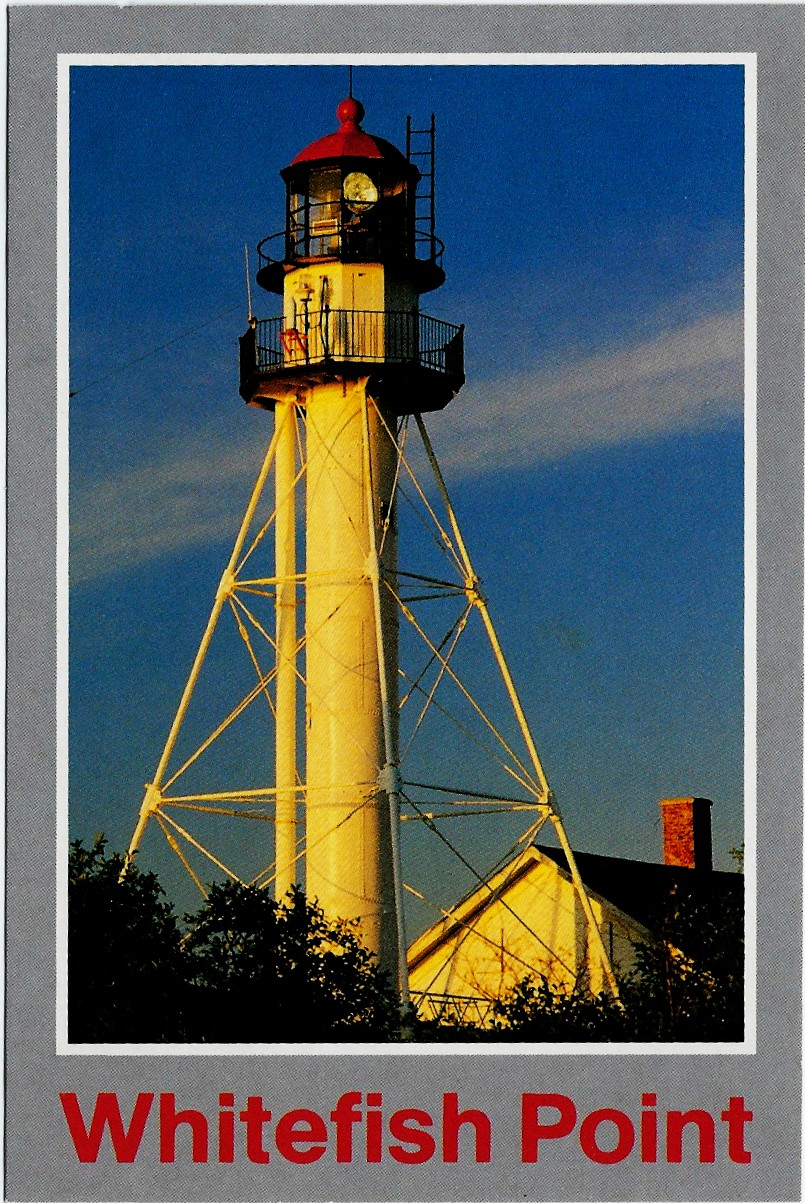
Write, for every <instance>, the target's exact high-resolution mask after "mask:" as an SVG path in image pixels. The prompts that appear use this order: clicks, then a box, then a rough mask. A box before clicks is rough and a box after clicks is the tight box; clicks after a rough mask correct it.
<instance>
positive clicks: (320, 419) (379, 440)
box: [305, 377, 398, 973]
mask: <svg viewBox="0 0 805 1203" xmlns="http://www.w3.org/2000/svg"><path fill="white" fill-rule="evenodd" d="M366 385H367V379H366V378H353V379H350V378H348V377H342V378H341V379H337V380H330V381H328V382H322V383H318V384H316V385H315V386H314V387H310V388H308V389H307V395H306V409H307V420H306V427H307V515H306V547H307V564H306V577H307V607H306V618H305V622H306V671H305V675H306V679H307V715H306V726H307V733H306V736H307V737H306V743H307V806H306V837H307V838H306V866H307V880H306V888H307V894H308V897H309V898H311V899H317V900H318V902H319V904H320V905H321V906H322V908H323V909H324V911H325V913H326V914H327V915H328V916H330V917H335V916H339V917H342V918H346V919H357V920H359V921H360V928H361V937H362V939H363V941H364V943H365V944H366V946H367V947H368V948H370V949H373V950H375V951H376V952H377V953H378V958H379V962H380V965H381V967H382V968H384V969H387V970H389V971H390V972H392V973H394V972H395V971H396V968H397V932H396V917H395V900H394V879H393V866H392V848H391V829H390V814H389V798H388V794H387V793H386V792H385V791H384V790H383V789H381V788H380V786H379V784H378V778H379V776H380V774H381V773H382V770H383V768H384V766H385V764H386V761H387V756H386V750H387V741H386V738H385V732H384V725H383V707H382V697H381V680H380V673H381V671H384V672H385V677H386V682H387V687H388V693H389V697H388V702H389V705H388V706H387V713H388V712H390V713H391V716H392V717H391V719H390V721H391V723H392V725H393V728H394V729H393V730H392V731H391V733H390V734H391V739H390V741H389V746H390V748H391V750H392V759H393V760H396V758H397V729H396V727H397V717H396V716H397V710H398V701H397V697H398V688H397V617H396V606H395V603H394V599H393V598H392V597H391V595H390V594H389V592H388V590H387V589H386V588H385V587H384V585H383V580H384V578H385V579H388V580H389V581H390V583H391V584H392V585H393V586H394V587H395V588H396V575H395V574H396V534H395V529H394V515H393V512H392V491H393V484H394V474H395V466H396V452H395V449H394V445H393V442H392V440H391V438H390V437H389V433H388V429H393V426H391V425H390V424H391V423H392V422H393V418H392V417H391V415H382V416H381V411H379V410H378V408H377V407H376V404H375V402H374V401H373V400H372V399H371V398H368V397H367V391H366ZM384 423H385V424H384ZM386 424H389V425H388V429H387V425H386ZM367 431H368V456H367V454H366V437H367V434H366V432H367ZM371 523H374V524H375V532H374V538H373V537H372V531H371V527H370V524H371ZM373 546H376V547H377V549H378V551H379V553H380V555H379V561H380V565H379V572H380V581H381V585H380V599H381V600H380V623H381V628H382V629H381V631H380V632H379V633H378V629H377V605H376V599H375V588H374V584H373V578H372V573H373V572H374V571H375V561H374V558H373V555H372V548H373ZM379 646H380V647H382V657H381V656H380V655H379V652H378V649H379Z"/></svg>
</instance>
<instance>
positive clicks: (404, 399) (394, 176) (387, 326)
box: [240, 96, 464, 413]
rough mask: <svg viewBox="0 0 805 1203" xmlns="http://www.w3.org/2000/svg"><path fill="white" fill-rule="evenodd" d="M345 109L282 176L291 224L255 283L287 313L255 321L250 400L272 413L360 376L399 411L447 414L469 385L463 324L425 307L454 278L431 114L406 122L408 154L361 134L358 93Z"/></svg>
mask: <svg viewBox="0 0 805 1203" xmlns="http://www.w3.org/2000/svg"><path fill="white" fill-rule="evenodd" d="M336 114H337V117H338V121H339V128H338V129H337V130H336V131H335V132H334V133H331V134H326V135H325V136H324V137H323V138H318V139H317V140H316V141H315V142H312V143H311V144H310V145H309V146H307V147H305V149H304V150H302V151H300V152H299V154H298V155H297V156H296V158H295V159H294V160H293V162H292V163H291V164H289V166H287V167H285V168H284V169H283V170H282V171H281V172H280V175H281V176H282V179H283V180H284V182H285V226H284V228H283V229H282V230H279V231H278V232H277V233H276V234H272V235H270V236H269V237H267V238H264V239H263V240H262V242H260V243H259V244H258V248H257V250H258V255H259V264H258V270H257V283H258V284H260V285H261V286H262V287H263V288H265V289H266V290H267V291H268V292H272V293H275V294H278V295H279V296H281V297H282V315H281V316H280V317H274V318H264V319H260V320H258V319H256V318H254V317H253V316H252V315H251V314H250V325H249V329H248V330H247V332H246V333H245V334H244V335H243V337H242V338H241V340H240V349H241V373H240V393H241V396H242V397H243V398H244V399H245V400H246V401H247V402H249V404H252V405H259V406H264V407H265V408H268V409H271V408H273V406H274V404H275V402H276V400H277V399H278V398H279V397H280V396H281V394H282V390H283V388H285V387H292V388H294V389H296V390H297V391H298V388H299V385H300V381H301V380H312V379H314V377H315V379H317V380H322V379H325V378H326V377H328V376H329V375H331V374H333V373H338V374H341V375H344V374H347V375H348V374H350V373H354V374H356V375H358V376H364V375H366V376H368V377H370V378H371V388H372V390H374V391H373V395H374V396H380V395H381V394H382V396H383V398H384V400H385V402H386V403H387V404H388V405H389V406H390V408H391V409H392V410H393V411H395V412H397V413H410V412H413V410H414V409H416V411H417V412H426V411H428V410H432V409H441V408H442V407H443V406H445V405H446V404H447V403H448V402H449V401H450V399H451V398H452V397H454V396H455V394H456V393H457V392H458V390H459V389H460V388H461V385H462V384H463V382H464V351H463V340H464V328H463V326H454V325H452V324H451V323H449V322H445V321H441V320H440V319H437V318H433V317H429V316H427V315H426V314H424V313H422V312H421V311H420V308H419V298H420V296H421V294H422V293H425V292H430V291H432V290H433V289H435V288H438V287H439V285H441V284H442V283H444V278H445V276H444V271H443V269H442V264H441V260H442V252H443V249H444V248H443V246H442V243H441V242H440V241H439V239H438V238H437V237H436V235H435V232H434V226H435V212H434V198H435V191H434V157H435V155H434V146H435V127H434V119H433V117H431V121H430V125H429V126H428V127H427V128H426V129H413V128H412V125H411V120H410V118H409V120H408V125H407V130H406V153H405V154H403V153H402V151H400V150H398V149H397V147H395V146H393V145H392V143H391V142H387V141H386V140H385V139H384V138H380V137H377V136H376V135H374V134H369V133H367V132H366V131H365V130H364V129H363V128H362V127H361V121H362V120H363V116H364V108H363V105H362V104H361V103H360V101H358V100H356V99H354V98H353V97H352V96H349V97H347V98H346V99H345V100H342V101H341V103H340V104H339V105H338V108H337V110H336Z"/></svg>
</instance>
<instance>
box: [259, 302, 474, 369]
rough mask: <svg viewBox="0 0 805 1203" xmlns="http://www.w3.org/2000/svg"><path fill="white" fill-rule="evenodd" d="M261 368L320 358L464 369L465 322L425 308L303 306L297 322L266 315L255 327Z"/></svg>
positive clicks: (324, 360)
mask: <svg viewBox="0 0 805 1203" xmlns="http://www.w3.org/2000/svg"><path fill="white" fill-rule="evenodd" d="M255 358H256V363H255V366H256V368H257V371H258V372H279V371H284V370H285V369H286V368H294V367H303V366H305V365H307V364H317V363H328V362H337V363H374V364H410V365H417V366H419V367H424V368H429V369H430V370H431V371H434V372H438V373H440V374H442V375H445V376H452V377H461V378H462V379H463V374H464V327H463V326H453V325H451V323H450V322H443V321H440V320H439V319H438V318H435V317H428V316H426V315H425V314H424V313H398V312H376V311H374V310H368V309H327V308H325V309H321V310H315V311H303V312H302V313H301V314H300V315H299V317H298V318H297V320H296V322H295V324H294V325H290V324H288V323H286V321H285V319H284V318H281V317H274V318H267V319H265V320H263V321H259V322H257V323H256V327H255Z"/></svg>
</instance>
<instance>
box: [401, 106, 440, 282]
mask: <svg viewBox="0 0 805 1203" xmlns="http://www.w3.org/2000/svg"><path fill="white" fill-rule="evenodd" d="M405 157H406V158H407V159H408V162H409V163H411V164H413V166H414V167H416V168H417V170H418V171H419V174H420V176H421V177H422V180H421V184H422V186H423V190H422V191H420V189H419V188H417V194H416V207H415V211H414V225H415V236H416V241H417V242H418V243H419V242H426V243H427V244H428V256H427V257H428V258H429V259H435V258H436V116H435V114H434V113H431V115H430V124H429V125H428V126H427V128H426V129H414V127H413V124H412V118H411V117H408V118H407V119H406V124H405Z"/></svg>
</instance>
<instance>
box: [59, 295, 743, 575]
mask: <svg viewBox="0 0 805 1203" xmlns="http://www.w3.org/2000/svg"><path fill="white" fill-rule="evenodd" d="M742 394H743V328H742V319H741V315H740V313H727V314H719V315H716V316H710V317H706V318H701V319H699V320H696V321H694V322H691V323H689V324H687V325H683V326H680V327H678V328H677V329H676V330H673V331H671V332H665V333H663V334H662V335H657V336H654V337H651V338H646V339H643V341H641V342H639V343H635V344H631V345H621V346H619V347H617V348H614V349H612V350H610V351H608V352H607V353H599V354H596V355H593V356H588V357H586V358H579V359H577V360H576V361H575V362H571V363H568V364H567V365H566V366H564V367H563V368H561V369H552V370H541V371H540V370H537V371H535V372H532V373H528V374H525V373H521V374H517V375H513V376H510V377H506V376H503V377H501V378H500V379H498V380H497V381H494V382H488V383H486V384H485V385H484V386H473V385H472V384H470V385H468V386H467V387H466V389H465V390H463V391H462V393H461V395H460V398H459V399H458V400H457V401H456V402H454V403H453V405H451V406H450V407H449V408H448V410H447V411H446V412H445V413H444V414H443V415H438V416H437V417H436V418H435V419H434V420H433V421H432V423H431V426H432V428H433V430H434V434H435V437H436V441H437V449H438V452H439V455H440V459H441V461H442V463H443V465H444V467H445V469H446V471H447V473H448V476H449V477H451V478H452V479H457V478H460V477H467V476H477V475H481V474H486V473H490V472H498V471H501V470H504V469H511V468H526V467H529V466H530V465H536V464H538V463H544V462H546V461H550V460H556V459H559V458H562V457H564V456H566V455H569V454H572V453H573V452H576V451H581V450H587V449H594V448H596V447H601V448H603V447H607V446H612V445H615V444H618V443H627V442H630V441H634V440H645V439H650V438H653V437H657V436H661V435H663V434H667V433H670V432H672V431H675V430H680V431H681V430H693V429H700V428H707V427H709V426H715V425H718V424H719V423H721V422H723V421H724V420H725V419H728V418H734V417H737V416H738V415H739V414H740V412H741V398H742ZM260 450H261V449H260V448H259V447H255V444H254V440H253V438H251V437H250V438H245V437H244V436H243V435H242V434H241V435H239V437H238V438H237V440H234V439H231V438H230V440H229V441H224V439H221V438H216V440H215V443H214V445H208V444H206V443H205V442H204V440H203V439H202V438H201V437H199V439H198V440H196V441H195V442H194V443H192V444H190V445H188V444H187V442H183V443H182V444H181V445H179V444H177V445H176V446H175V447H173V448H168V450H167V451H164V452H163V454H162V455H161V457H160V459H159V460H158V461H157V462H154V463H153V464H149V465H145V466H141V467H137V468H131V469H128V470H126V471H124V472H121V473H119V474H118V475H117V476H115V477H114V478H107V479H104V480H103V481H97V482H91V481H87V482H85V483H84V484H82V485H80V486H79V487H78V488H77V489H76V490H75V491H74V496H73V506H72V522H71V576H72V579H73V581H75V582H81V581H86V580H90V579H92V578H95V577H97V576H100V575H102V574H104V573H107V572H109V571H112V570H115V569H119V568H124V567H132V566H134V565H136V564H140V563H144V562H146V561H148V560H150V559H153V558H155V557H157V556H159V555H162V554H165V553H168V552H171V551H176V550H178V549H180V548H182V547H189V546H192V545H199V544H203V543H206V542H210V541H212V540H215V539H219V538H228V537H234V533H235V526H236V523H237V519H238V514H239V511H240V510H242V509H243V507H244V504H245V500H246V497H247V495H248V491H249V488H250V482H251V481H252V480H253V479H254V477H255V475H256V473H257V470H258V468H259V461H260Z"/></svg>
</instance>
